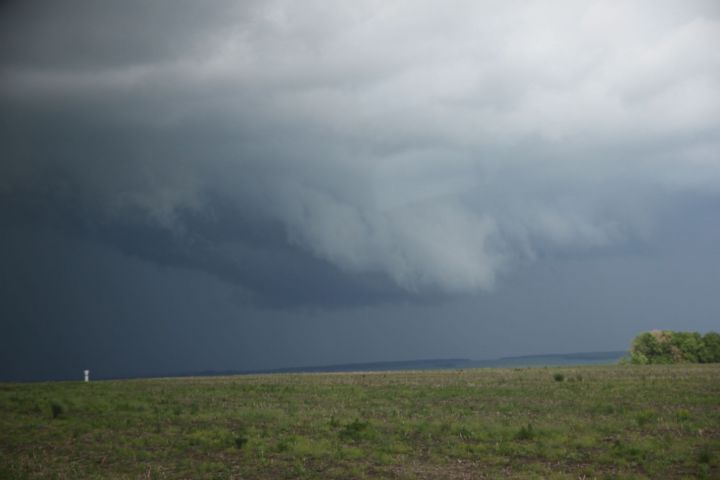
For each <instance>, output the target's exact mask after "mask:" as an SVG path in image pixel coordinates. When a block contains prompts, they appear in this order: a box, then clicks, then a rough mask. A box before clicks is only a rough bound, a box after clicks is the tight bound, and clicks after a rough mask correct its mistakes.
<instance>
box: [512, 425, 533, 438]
mask: <svg viewBox="0 0 720 480" xmlns="http://www.w3.org/2000/svg"><path fill="white" fill-rule="evenodd" d="M533 438H535V429H534V428H533V426H532V423H528V424H527V425H526V426H522V427H520V430H518V432H517V433H516V434H515V439H516V440H532V439H533Z"/></svg>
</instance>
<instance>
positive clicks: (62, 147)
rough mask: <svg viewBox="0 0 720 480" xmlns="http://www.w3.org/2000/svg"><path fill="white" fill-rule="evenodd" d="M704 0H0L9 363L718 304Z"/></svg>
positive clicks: (46, 372) (717, 53) (324, 342)
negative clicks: (56, 0) (548, 0)
mask: <svg viewBox="0 0 720 480" xmlns="http://www.w3.org/2000/svg"><path fill="white" fill-rule="evenodd" d="M718 44H720V4H718V3H717V2H716V1H714V0H710V1H697V0H686V1H663V0H647V1H639V0H629V1H622V2H621V1H590V0H588V1H575V0H572V1H570V0H568V1H561V0H558V1H551V2H535V1H519V0H518V1H504V2H491V1H469V0H468V1H443V2H439V1H419V0H413V1H409V0H408V1H369V0H353V1H337V2H328V1H324V2H321V1H312V0H310V1H304V2H293V1H277V0H266V1H252V0H247V1H240V2H238V1H225V0H214V1H208V2H195V1H183V0H177V1H175V0H173V1H170V0H151V1H147V0H142V1H141V0H128V1H123V2H116V1H110V0H92V1H91V0H69V1H64V2H53V1H33V0H30V1H22V2H21V1H15V2H13V1H10V2H3V3H2V4H0V126H1V128H0V232H1V235H0V380H13V381H14V380H22V381H26V380H50V379H80V378H81V375H82V370H83V369H85V368H88V369H90V370H91V372H92V374H91V375H93V376H94V377H96V378H109V377H119V376H120V377H121V376H136V375H157V374H168V373H177V372H198V371H203V370H253V369H269V368H279V367H292V366H302V365H324V364H336V363H351V362H371V361H392V360H411V359H428V358H471V359H488V358H497V357H501V356H511V355H527V354H543V353H570V352H582V351H609V350H623V349H626V348H628V346H629V344H630V342H631V340H632V338H633V337H634V336H635V335H636V334H637V333H639V332H642V331H645V330H650V329H656V328H663V329H665V328H667V329H674V330H691V331H700V332H706V331H709V330H716V331H717V330H720V295H719V294H718V293H720V218H719V216H720V49H718V48H717V45H718Z"/></svg>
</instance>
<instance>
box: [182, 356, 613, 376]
mask: <svg viewBox="0 0 720 480" xmlns="http://www.w3.org/2000/svg"><path fill="white" fill-rule="evenodd" d="M626 354H627V352H626V351H612V352H577V353H551V354H546V355H523V356H518V357H502V358H497V359H488V360H471V359H468V358H437V359H420V360H400V361H390V362H365V363H342V364H335V365H308V366H303V367H287V368H273V369H265V370H222V371H217V370H206V371H202V372H195V373H188V374H178V375H170V376H219V375H251V374H266V373H319V372H327V373H331V372H387V371H393V370H448V369H455V368H492V367H495V368H502V367H538V366H555V365H602V364H611V363H617V362H618V361H619V360H620V359H621V358H622V357H623V356H625V355H626Z"/></svg>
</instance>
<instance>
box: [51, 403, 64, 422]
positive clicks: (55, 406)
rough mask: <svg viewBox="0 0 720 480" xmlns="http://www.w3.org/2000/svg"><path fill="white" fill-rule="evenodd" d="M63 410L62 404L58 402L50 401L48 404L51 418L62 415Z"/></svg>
mask: <svg viewBox="0 0 720 480" xmlns="http://www.w3.org/2000/svg"><path fill="white" fill-rule="evenodd" d="M63 412H64V409H63V406H62V405H60V404H59V403H55V402H53V403H51V404H50V414H51V415H52V418H58V417H59V416H60V415H62V414H63Z"/></svg>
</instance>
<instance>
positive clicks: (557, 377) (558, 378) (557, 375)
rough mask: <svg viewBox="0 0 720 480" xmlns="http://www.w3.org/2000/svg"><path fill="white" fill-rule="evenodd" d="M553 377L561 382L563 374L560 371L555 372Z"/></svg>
mask: <svg viewBox="0 0 720 480" xmlns="http://www.w3.org/2000/svg"><path fill="white" fill-rule="evenodd" d="M553 378H554V379H555V381H556V382H562V381H564V380H565V375H563V374H562V373H556V374H555V375H553Z"/></svg>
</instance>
